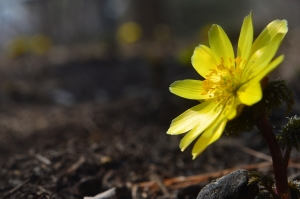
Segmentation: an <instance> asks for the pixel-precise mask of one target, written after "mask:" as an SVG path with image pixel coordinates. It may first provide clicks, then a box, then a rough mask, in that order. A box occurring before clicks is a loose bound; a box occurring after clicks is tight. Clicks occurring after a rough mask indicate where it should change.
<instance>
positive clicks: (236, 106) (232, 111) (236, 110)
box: [226, 97, 241, 120]
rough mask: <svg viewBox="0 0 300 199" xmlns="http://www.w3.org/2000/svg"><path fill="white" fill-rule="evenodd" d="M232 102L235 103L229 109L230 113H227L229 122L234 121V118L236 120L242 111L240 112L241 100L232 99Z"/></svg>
mask: <svg viewBox="0 0 300 199" xmlns="http://www.w3.org/2000/svg"><path fill="white" fill-rule="evenodd" d="M231 100H232V101H233V103H232V104H231V105H230V106H229V107H228V109H229V111H228V112H227V113H226V114H227V119H228V120H232V119H233V118H235V117H236V116H237V115H238V114H239V113H240V111H241V110H240V108H241V107H240V105H241V102H240V100H239V98H237V97H232V99H231ZM239 107H240V108H239Z"/></svg>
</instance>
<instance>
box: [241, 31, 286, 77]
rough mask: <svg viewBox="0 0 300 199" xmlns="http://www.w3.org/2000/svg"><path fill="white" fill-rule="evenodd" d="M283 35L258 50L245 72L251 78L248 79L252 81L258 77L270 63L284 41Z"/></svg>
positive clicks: (278, 35) (277, 36)
mask: <svg viewBox="0 0 300 199" xmlns="http://www.w3.org/2000/svg"><path fill="white" fill-rule="evenodd" d="M282 37H283V34H277V35H276V36H275V37H274V38H273V39H272V41H270V43H269V44H268V45H267V46H266V47H264V48H262V49H260V50H257V51H256V52H255V53H254V54H253V55H252V57H251V58H250V60H249V63H248V64H247V66H246V70H245V72H248V73H249V75H251V77H249V78H248V79H252V78H253V77H255V76H256V75H259V74H260V73H261V72H262V71H263V70H265V67H266V66H267V65H268V64H269V63H270V61H271V60H272V59H273V57H274V55H275V54H276V52H277V50H278V47H279V45H280V43H281V41H282Z"/></svg>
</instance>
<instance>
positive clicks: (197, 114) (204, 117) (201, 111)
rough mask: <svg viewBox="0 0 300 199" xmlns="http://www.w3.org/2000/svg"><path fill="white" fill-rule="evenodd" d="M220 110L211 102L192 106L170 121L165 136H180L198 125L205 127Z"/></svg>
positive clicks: (219, 107)
mask: <svg viewBox="0 0 300 199" xmlns="http://www.w3.org/2000/svg"><path fill="white" fill-rule="evenodd" d="M221 108H222V107H221V106H218V107H216V103H214V102H213V101H212V100H208V101H206V102H203V103H202V104H199V105H197V106H194V107H192V108H190V109H188V110H187V111H185V112H184V113H182V114H181V115H179V116H178V117H176V118H175V119H174V120H172V123H171V126H170V128H169V129H168V131H167V134H171V135H176V134H181V133H185V132H187V131H189V130H191V129H193V128H194V127H195V126H196V125H198V124H201V125H205V123H207V122H210V121H211V120H212V118H214V117H215V115H217V114H218V113H219V112H220V110H221Z"/></svg>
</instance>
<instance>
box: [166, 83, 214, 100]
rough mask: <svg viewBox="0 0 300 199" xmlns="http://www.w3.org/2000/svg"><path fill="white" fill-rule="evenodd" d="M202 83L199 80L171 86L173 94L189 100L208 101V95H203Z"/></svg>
mask: <svg viewBox="0 0 300 199" xmlns="http://www.w3.org/2000/svg"><path fill="white" fill-rule="evenodd" d="M202 84H203V83H202V81H199V80H192V79H187V80H181V81H176V82H174V83H173V84H171V86H170V91H171V93H174V94H175V95H178V96H180V97H183V98H187V99H196V100H200V99H206V98H208V96H207V95H202V93H203V90H202Z"/></svg>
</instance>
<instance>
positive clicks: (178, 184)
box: [136, 162, 272, 192]
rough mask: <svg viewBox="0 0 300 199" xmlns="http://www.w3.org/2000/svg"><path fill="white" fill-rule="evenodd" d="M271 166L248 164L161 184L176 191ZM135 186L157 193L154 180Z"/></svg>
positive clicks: (174, 179) (179, 178)
mask: <svg viewBox="0 0 300 199" xmlns="http://www.w3.org/2000/svg"><path fill="white" fill-rule="evenodd" d="M271 166H272V163H271V162H262V163H257V164H250V165H245V166H239V167H233V168H230V169H225V170H222V171H217V172H209V173H205V174H200V175H195V176H189V177H184V176H181V177H175V178H170V179H166V180H164V181H163V184H164V186H165V187H166V188H168V189H178V188H183V187H187V186H191V185H195V184H199V183H201V182H207V181H209V180H210V179H214V178H218V177H221V176H223V175H226V174H228V173H230V172H232V171H235V170H237V169H246V170H254V169H258V168H262V167H271ZM136 185H137V186H138V187H140V188H149V189H151V191H153V192H156V191H158V186H159V185H158V184H157V182H156V181H154V180H152V181H148V182H142V183H139V184H136Z"/></svg>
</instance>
